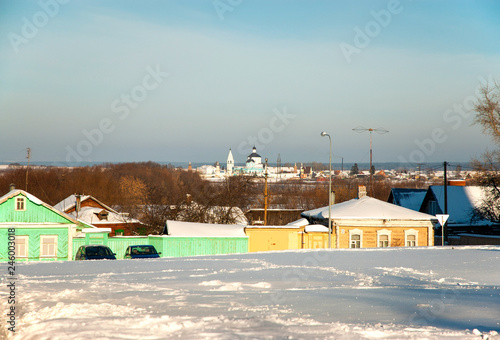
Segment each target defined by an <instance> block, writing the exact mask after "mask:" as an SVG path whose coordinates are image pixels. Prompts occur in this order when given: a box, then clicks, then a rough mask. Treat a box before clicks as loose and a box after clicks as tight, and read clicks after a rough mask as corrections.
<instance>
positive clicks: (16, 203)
mask: <svg viewBox="0 0 500 340" xmlns="http://www.w3.org/2000/svg"><path fill="white" fill-rule="evenodd" d="M77 226H78V221H77V220H76V219H75V218H73V217H71V216H70V215H67V214H65V213H63V212H61V211H59V210H57V209H55V208H53V207H52V206H50V205H48V204H46V203H44V202H42V201H41V200H40V199H38V198H36V197H35V196H33V195H31V194H29V193H27V192H26V191H23V190H18V189H14V190H11V191H10V192H9V193H7V194H6V195H4V196H2V197H0V261H7V260H8V258H9V251H10V254H11V255H12V250H15V259H16V261H55V260H71V259H72V255H73V249H72V248H73V236H74V235H75V234H76V231H77ZM9 241H10V242H14V244H13V243H9ZM9 246H10V248H9Z"/></svg>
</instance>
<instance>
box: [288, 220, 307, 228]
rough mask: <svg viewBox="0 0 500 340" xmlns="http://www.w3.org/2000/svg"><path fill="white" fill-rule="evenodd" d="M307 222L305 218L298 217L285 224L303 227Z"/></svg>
mask: <svg viewBox="0 0 500 340" xmlns="http://www.w3.org/2000/svg"><path fill="white" fill-rule="evenodd" d="M308 224H309V221H308V220H306V219H305V218H301V219H298V220H297V221H293V222H290V223H288V224H287V225H297V226H299V227H304V226H306V225H308Z"/></svg>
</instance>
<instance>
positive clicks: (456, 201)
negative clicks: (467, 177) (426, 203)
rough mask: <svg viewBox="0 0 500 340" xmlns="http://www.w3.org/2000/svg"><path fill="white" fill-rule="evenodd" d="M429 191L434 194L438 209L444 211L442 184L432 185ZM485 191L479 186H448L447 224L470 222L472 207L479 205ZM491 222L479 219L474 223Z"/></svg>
mask: <svg viewBox="0 0 500 340" xmlns="http://www.w3.org/2000/svg"><path fill="white" fill-rule="evenodd" d="M429 191H430V193H432V195H433V196H434V198H435V200H436V202H437V204H438V206H439V209H440V210H441V212H444V186H442V185H432V186H430V187H429ZM485 195H486V193H485V191H484V189H483V188H482V187H479V186H448V187H447V196H448V214H449V215H450V217H449V219H448V224H471V218H472V215H473V210H474V208H478V207H480V205H481V203H482V201H483V199H484V198H485ZM485 223H486V224H491V222H490V221H487V220H480V221H477V223H475V224H485Z"/></svg>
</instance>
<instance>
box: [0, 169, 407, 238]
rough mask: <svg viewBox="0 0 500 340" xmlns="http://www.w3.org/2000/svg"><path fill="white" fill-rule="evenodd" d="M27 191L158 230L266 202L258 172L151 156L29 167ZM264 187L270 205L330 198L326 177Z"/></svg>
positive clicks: (5, 181)
mask: <svg viewBox="0 0 500 340" xmlns="http://www.w3.org/2000/svg"><path fill="white" fill-rule="evenodd" d="M26 172H27V168H26V167H22V166H15V167H12V168H10V169H8V170H6V171H4V172H3V173H0V193H2V194H3V193H5V192H7V191H8V187H9V185H10V184H15V185H16V187H17V188H19V189H26V187H25V186H26ZM367 181H368V180H367V179H365V180H356V179H334V180H333V183H332V189H333V190H334V191H335V197H336V199H335V201H336V203H340V202H343V201H346V200H349V199H352V198H354V197H357V192H358V185H369V183H368V182H367ZM406 185H408V183H406ZM392 186H394V183H391V182H388V181H374V183H373V190H372V192H373V196H374V197H376V198H379V199H381V200H386V199H387V197H388V196H389V192H390V189H391V187H392ZM27 191H28V192H30V193H32V194H33V195H35V196H37V197H39V198H40V199H42V200H43V201H45V202H47V203H49V204H51V205H55V204H57V203H58V202H60V201H61V200H63V199H65V198H66V197H68V196H69V195H71V194H82V195H92V196H94V197H95V198H97V199H98V200H100V201H102V202H103V203H105V204H107V205H110V206H113V207H115V208H116V209H117V210H119V211H123V212H128V213H129V214H130V216H131V217H134V218H138V219H139V220H141V221H142V222H143V223H145V224H147V225H149V226H151V227H152V228H153V230H151V231H159V230H161V228H163V225H164V224H165V221H166V220H167V219H170V220H184V221H191V222H207V223H222V224H228V223H234V222H235V220H236V219H237V218H238V214H237V213H238V212H241V211H243V212H245V211H247V210H248V209H250V208H262V207H263V206H264V196H263V192H264V182H263V179H262V178H257V177H249V176H235V177H228V178H226V179H224V180H223V181H218V182H211V181H207V180H204V179H203V178H201V177H200V176H199V174H198V173H196V172H192V171H186V170H183V169H175V168H173V167H172V166H166V165H161V164H158V163H153V162H146V163H120V164H103V165H98V166H89V167H78V168H57V167H31V168H30V169H29V181H28V188H27ZM268 192H269V207H271V208H283V209H303V210H309V209H315V208H318V207H321V206H325V205H327V204H328V182H316V183H308V182H303V181H298V180H297V181H284V182H278V183H274V182H271V183H269V184H268ZM239 209H241V210H239Z"/></svg>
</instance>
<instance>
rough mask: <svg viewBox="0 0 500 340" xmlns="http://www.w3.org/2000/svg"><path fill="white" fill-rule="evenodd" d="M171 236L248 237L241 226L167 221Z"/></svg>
mask: <svg viewBox="0 0 500 340" xmlns="http://www.w3.org/2000/svg"><path fill="white" fill-rule="evenodd" d="M166 227H167V230H168V235H170V236H185V237H246V235H245V230H244V229H245V226H244V225H239V224H209V223H193V222H181V221H167V223H166Z"/></svg>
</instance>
